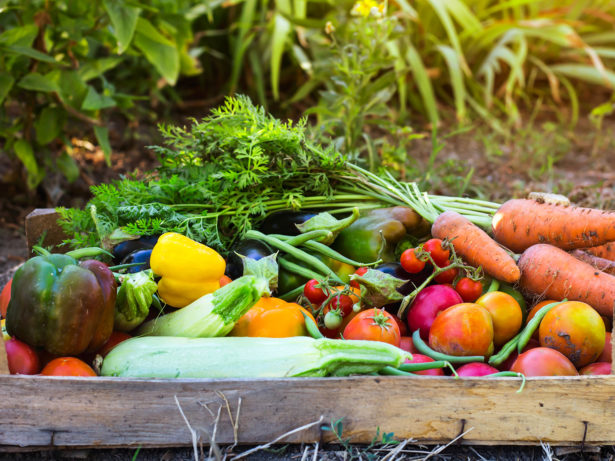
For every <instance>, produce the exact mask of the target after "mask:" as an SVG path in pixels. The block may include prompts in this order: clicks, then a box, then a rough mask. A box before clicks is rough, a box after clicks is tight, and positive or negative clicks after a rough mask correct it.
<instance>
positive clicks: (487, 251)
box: [431, 211, 520, 283]
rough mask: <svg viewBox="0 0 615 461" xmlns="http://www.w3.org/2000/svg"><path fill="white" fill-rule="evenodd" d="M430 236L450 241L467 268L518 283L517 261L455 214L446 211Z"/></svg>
mask: <svg viewBox="0 0 615 461" xmlns="http://www.w3.org/2000/svg"><path fill="white" fill-rule="evenodd" d="M431 235H433V236H434V237H436V238H439V239H448V240H450V241H451V243H452V245H453V248H455V252H457V254H458V255H459V256H461V257H462V258H463V259H464V260H465V261H467V262H468V264H470V265H472V266H475V267H478V266H482V268H483V270H484V271H485V272H486V273H487V274H489V275H490V276H492V277H494V278H496V279H498V280H501V281H503V282H508V283H514V282H516V281H517V280H519V276H520V273H519V268H518V267H517V264H516V263H515V260H514V259H513V258H512V257H511V256H510V255H509V254H508V253H507V252H506V250H504V249H503V248H502V247H500V245H498V244H497V242H495V241H494V240H493V239H492V238H491V237H489V235H487V233H486V232H485V231H483V230H482V229H481V228H479V227H478V226H476V225H475V224H472V223H471V222H470V221H469V220H468V219H467V218H464V217H463V216H461V215H460V214H459V213H456V212H454V211H445V212H444V213H442V214H441V215H440V216H438V217H437V218H436V220H435V221H434V223H433V226H432V227H431Z"/></svg>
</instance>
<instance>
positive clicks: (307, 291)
mask: <svg viewBox="0 0 615 461" xmlns="http://www.w3.org/2000/svg"><path fill="white" fill-rule="evenodd" d="M319 284H320V282H319V281H318V280H316V279H312V280H308V282H307V283H306V284H305V287H303V295H304V296H305V297H306V298H307V299H308V301H309V302H311V303H312V304H318V305H320V304H322V303H323V302H324V301H326V300H327V298H328V296H327V294H326V293H325V292H324V290H323V289H322V288H320V287H318V286H316V285H319Z"/></svg>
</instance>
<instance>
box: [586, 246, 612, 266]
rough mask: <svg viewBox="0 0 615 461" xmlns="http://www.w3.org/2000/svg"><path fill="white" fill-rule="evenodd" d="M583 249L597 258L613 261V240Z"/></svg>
mask: <svg viewBox="0 0 615 461" xmlns="http://www.w3.org/2000/svg"><path fill="white" fill-rule="evenodd" d="M585 251H587V252H588V253H591V254H593V255H594V256H598V257H599V258H604V259H608V260H609V261H615V242H608V243H605V244H604V245H600V246H597V247H591V248H586V249H585Z"/></svg>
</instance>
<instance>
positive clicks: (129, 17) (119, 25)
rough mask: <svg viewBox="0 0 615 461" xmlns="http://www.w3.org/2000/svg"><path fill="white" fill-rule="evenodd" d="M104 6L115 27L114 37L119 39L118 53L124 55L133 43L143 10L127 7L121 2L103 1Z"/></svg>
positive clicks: (114, 0)
mask: <svg viewBox="0 0 615 461" xmlns="http://www.w3.org/2000/svg"><path fill="white" fill-rule="evenodd" d="M103 5H104V7H105V10H107V13H108V14H109V19H111V24H112V25H113V35H114V36H115V38H116V39H117V43H118V53H119V54H122V53H123V52H124V51H126V48H128V46H129V45H130V42H131V41H132V37H133V35H134V33H135V28H136V26H137V19H138V18H139V13H141V10H140V9H139V8H135V7H131V6H127V5H126V4H125V2H123V1H119V0H103Z"/></svg>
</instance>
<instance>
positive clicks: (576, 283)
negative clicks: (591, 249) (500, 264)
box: [519, 244, 615, 318]
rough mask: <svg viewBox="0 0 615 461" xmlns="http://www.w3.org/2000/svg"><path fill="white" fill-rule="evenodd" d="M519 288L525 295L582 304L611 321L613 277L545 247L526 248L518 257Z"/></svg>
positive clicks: (613, 296)
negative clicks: (565, 299) (519, 271)
mask: <svg viewBox="0 0 615 461" xmlns="http://www.w3.org/2000/svg"><path fill="white" fill-rule="evenodd" d="M519 269H521V279H520V280H519V286H520V287H521V289H522V290H523V291H524V292H525V293H526V294H528V295H540V296H544V297H546V298H547V299H564V298H568V300H570V301H582V302H585V303H587V304H589V305H590V306H592V307H593V308H594V309H596V310H597V311H598V312H599V313H600V314H601V315H604V316H606V317H608V318H613V306H615V277H614V276H612V275H609V274H605V273H604V272H601V271H599V270H597V269H595V268H593V267H592V266H590V265H589V264H587V263H585V262H583V261H579V260H578V259H576V258H575V257H574V256H572V255H571V254H569V253H566V252H565V251H564V250H562V249H560V248H557V247H554V246H552V245H547V244H538V245H533V246H531V247H529V248H528V249H527V250H525V251H524V252H523V254H522V255H521V258H519Z"/></svg>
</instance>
